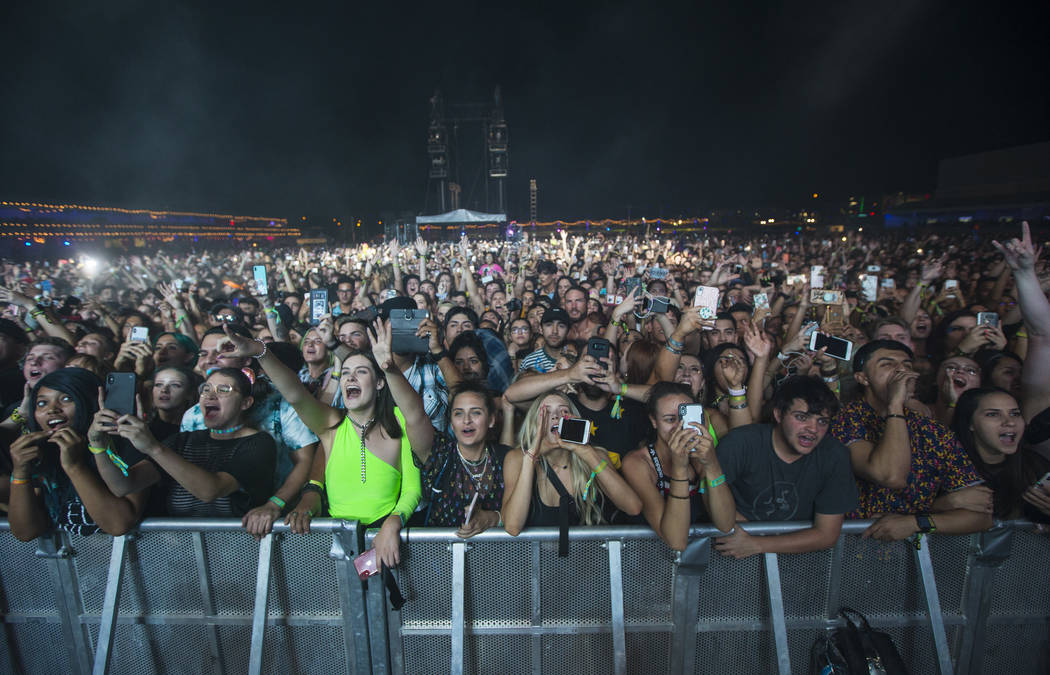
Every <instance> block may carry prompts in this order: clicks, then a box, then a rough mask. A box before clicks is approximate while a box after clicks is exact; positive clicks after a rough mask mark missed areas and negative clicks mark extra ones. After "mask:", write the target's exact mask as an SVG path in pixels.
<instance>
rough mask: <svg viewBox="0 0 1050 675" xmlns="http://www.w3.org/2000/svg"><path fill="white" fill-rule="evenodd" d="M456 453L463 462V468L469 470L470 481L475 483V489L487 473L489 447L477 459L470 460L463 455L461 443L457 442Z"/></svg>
mask: <svg viewBox="0 0 1050 675" xmlns="http://www.w3.org/2000/svg"><path fill="white" fill-rule="evenodd" d="M456 454H457V455H459V461H460V463H461V464H463V468H464V469H466V470H467V474H468V475H469V476H470V482H471V483H473V484H474V489H475V490H477V489H478V484H479V483H480V481H481V479H482V477H484V475H485V470H486V469H487V468H488V463H489V449H488V447H486V448H485V449H484V450H483V451H482V453H481V457H480V458H479V459H476V460H470V459H467V458H466V457H464V456H463V453H462V452H461V451H460V449H459V444H458V443H457V444H456Z"/></svg>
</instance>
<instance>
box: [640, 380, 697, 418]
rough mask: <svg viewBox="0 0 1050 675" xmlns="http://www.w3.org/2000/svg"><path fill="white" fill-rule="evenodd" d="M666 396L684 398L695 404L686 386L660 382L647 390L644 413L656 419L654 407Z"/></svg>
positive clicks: (677, 383) (694, 399)
mask: <svg viewBox="0 0 1050 675" xmlns="http://www.w3.org/2000/svg"><path fill="white" fill-rule="evenodd" d="M668 396H685V397H686V398H688V399H689V400H690V401H692V402H694V403H696V398H694V397H693V392H692V391H691V390H690V389H689V386H688V385H686V384H683V383H681V382H666V381H660V382H657V383H656V384H654V385H653V386H652V387H651V388H650V389H649V396H648V397H647V398H646V399H645V412H647V413H649V417H653V418H655V417H656V406H657V405H659V404H660V400H661V399H664V398H667V397H668Z"/></svg>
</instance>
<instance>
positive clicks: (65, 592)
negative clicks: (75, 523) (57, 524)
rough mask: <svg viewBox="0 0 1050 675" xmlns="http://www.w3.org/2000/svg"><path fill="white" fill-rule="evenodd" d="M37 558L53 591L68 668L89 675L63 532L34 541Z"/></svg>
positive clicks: (66, 537) (88, 654)
mask: <svg viewBox="0 0 1050 675" xmlns="http://www.w3.org/2000/svg"><path fill="white" fill-rule="evenodd" d="M37 544H38V546H39V548H38V549H37V551H36V556H37V557H38V558H44V559H45V560H46V563H47V570H48V574H49V576H50V578H51V584H52V586H53V587H54V589H55V599H56V602H57V606H58V612H59V614H60V615H61V617H62V633H63V637H64V639H65V643H66V650H67V651H68V653H69V665H70V667H71V668H72V669H73V672H74V673H75V674H76V675H81V674H86V673H90V672H91V650H90V648H89V647H88V640H87V635H86V634H85V631H84V626H82V625H81V623H80V615H81V613H82V607H81V602H80V591H79V585H78V584H77V575H76V571H75V570H74V569H73V563H72V561H71V560H70V558H71V556H73V555H75V554H76V553H75V551H73V548H72V546H71V545H70V543H69V535H67V534H66V533H65V532H55V533H50V534H45V535H43V536H42V537H40V538H39V539H37Z"/></svg>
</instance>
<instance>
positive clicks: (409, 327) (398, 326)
mask: <svg viewBox="0 0 1050 675" xmlns="http://www.w3.org/2000/svg"><path fill="white" fill-rule="evenodd" d="M428 318H430V312H428V311H427V310H425V309H392V310H390V349H391V351H393V352H394V353H395V354H429V353H430V340H429V339H428V338H425V337H416V332H418V331H419V324H421V323H423V319H428Z"/></svg>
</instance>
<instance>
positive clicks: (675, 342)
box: [667, 337, 685, 349]
mask: <svg viewBox="0 0 1050 675" xmlns="http://www.w3.org/2000/svg"><path fill="white" fill-rule="evenodd" d="M667 344H669V345H671V346H672V347H674V348H675V349H685V343H684V342H679V341H678V340H675V339H674V338H672V337H669V338H667Z"/></svg>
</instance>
